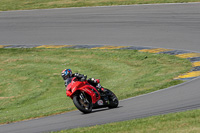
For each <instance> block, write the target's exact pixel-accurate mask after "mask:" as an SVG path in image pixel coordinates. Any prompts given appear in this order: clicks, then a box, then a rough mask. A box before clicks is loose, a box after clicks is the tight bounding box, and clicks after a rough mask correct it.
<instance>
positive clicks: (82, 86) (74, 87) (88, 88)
mask: <svg viewBox="0 0 200 133" xmlns="http://www.w3.org/2000/svg"><path fill="white" fill-rule="evenodd" d="M92 90H94V91H96V93H97V94H98V97H96V94H95V93H94V91H92ZM76 91H83V92H85V93H87V94H88V95H90V96H91V98H92V103H93V104H94V103H96V102H97V101H98V100H99V99H100V94H99V92H98V91H97V90H96V88H95V87H93V86H92V85H90V84H89V83H88V82H87V80H86V81H78V80H77V79H76V78H75V77H74V78H73V79H72V81H71V83H70V84H69V85H68V86H67V88H66V95H67V96H68V97H71V98H73V95H74V94H75V92H76Z"/></svg>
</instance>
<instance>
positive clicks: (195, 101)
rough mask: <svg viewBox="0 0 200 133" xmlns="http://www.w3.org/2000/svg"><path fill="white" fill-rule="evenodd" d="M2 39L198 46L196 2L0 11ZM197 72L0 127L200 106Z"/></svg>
mask: <svg viewBox="0 0 200 133" xmlns="http://www.w3.org/2000/svg"><path fill="white" fill-rule="evenodd" d="M0 44H2V45H9V44H21V45H27V46H28V45H41V44H46V45H50V44H54V45H57V44H88V45H89V44H93V45H94V44H105V45H106V44H110V45H136V46H152V47H162V48H172V49H184V50H190V51H197V52H198V51H200V3H195V4H167V5H137V6H117V7H93V8H71V9H54V10H34V11H16V12H13V11H11V12H0ZM199 86H200V78H196V79H193V80H190V81H187V82H186V83H184V84H181V85H177V86H174V87H170V88H167V89H163V90H160V91H156V92H153V93H150V94H146V95H142V96H138V97H135V98H130V99H127V100H122V101H120V105H119V108H117V109H110V110H109V109H101V110H96V111H94V112H93V113H91V114H87V115H84V114H82V113H80V112H79V111H73V112H68V113H64V114H60V115H55V116H49V117H45V118H39V119H34V120H29V121H22V122H17V123H11V124H7V125H1V126H0V132H2V133H9V132H10V133H11V132H12V133H27V132H28V133H30V132H48V131H56V130H62V129H69V128H76V127H82V126H91V125H96V124H104V123H109V122H115V121H123V120H129V119H134V118H143V117H147V116H152V115H159V114H166V113H171V112H178V111H184V110H190V109H197V108H200V87H199Z"/></svg>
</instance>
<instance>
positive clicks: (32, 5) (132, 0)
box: [0, 0, 200, 11]
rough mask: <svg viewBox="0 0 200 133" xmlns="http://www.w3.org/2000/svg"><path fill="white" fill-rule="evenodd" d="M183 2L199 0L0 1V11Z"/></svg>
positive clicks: (196, 0)
mask: <svg viewBox="0 0 200 133" xmlns="http://www.w3.org/2000/svg"><path fill="white" fill-rule="evenodd" d="M183 2H200V0H0V11H8V10H30V9H49V8H67V7H87V6H112V5H132V4H152V3H183Z"/></svg>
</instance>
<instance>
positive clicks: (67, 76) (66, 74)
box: [61, 69, 102, 92]
mask: <svg viewBox="0 0 200 133" xmlns="http://www.w3.org/2000/svg"><path fill="white" fill-rule="evenodd" d="M61 75H62V78H63V80H64V81H65V87H67V85H68V84H69V83H71V81H72V78H73V77H76V78H77V79H78V80H81V79H83V80H86V78H87V76H85V75H83V74H79V73H74V74H73V73H72V70H71V69H64V70H63V71H62V73H61ZM87 81H88V83H89V84H90V85H92V86H94V87H95V88H96V89H97V90H98V91H99V92H101V91H102V90H101V85H100V84H99V83H97V81H96V79H95V78H89V79H88V80H87Z"/></svg>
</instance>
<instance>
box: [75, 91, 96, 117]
mask: <svg viewBox="0 0 200 133" xmlns="http://www.w3.org/2000/svg"><path fill="white" fill-rule="evenodd" d="M73 102H74V105H75V106H76V107H77V109H78V110H80V111H81V112H83V113H85V114H86V113H90V112H92V100H91V97H90V96H89V95H88V94H86V93H84V92H80V93H78V94H76V95H74V97H73Z"/></svg>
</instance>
